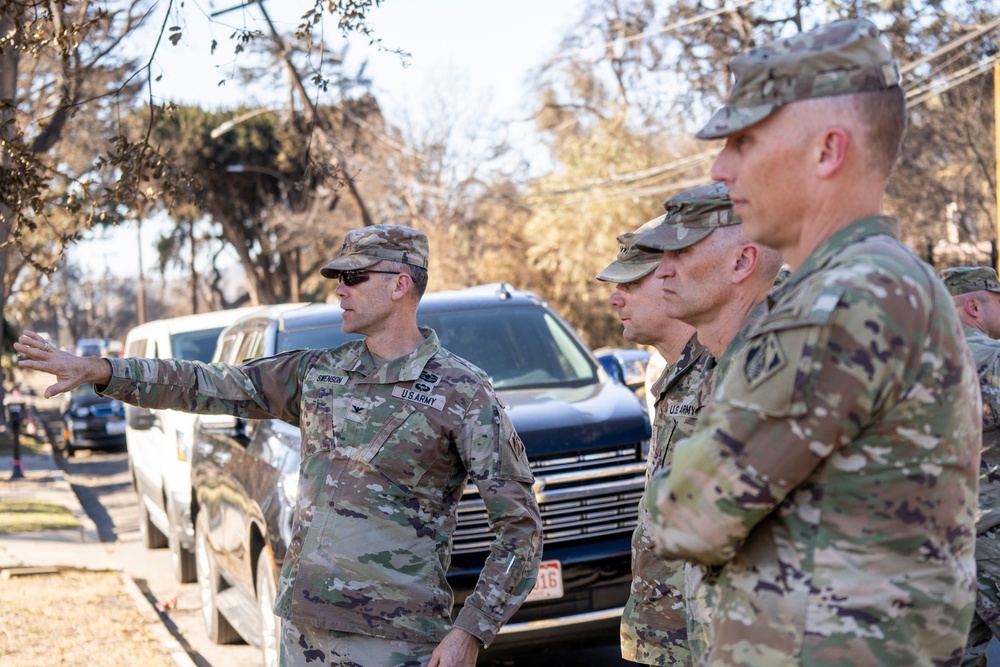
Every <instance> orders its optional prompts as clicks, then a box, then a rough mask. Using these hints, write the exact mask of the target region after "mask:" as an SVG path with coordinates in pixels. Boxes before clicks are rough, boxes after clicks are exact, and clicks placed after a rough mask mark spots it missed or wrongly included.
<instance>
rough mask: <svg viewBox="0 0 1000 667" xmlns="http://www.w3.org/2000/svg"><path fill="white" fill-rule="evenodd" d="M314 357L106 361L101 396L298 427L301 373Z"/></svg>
mask: <svg viewBox="0 0 1000 667" xmlns="http://www.w3.org/2000/svg"><path fill="white" fill-rule="evenodd" d="M314 353H315V352H313V353H303V352H289V353H286V354H281V355H278V356H275V357H268V358H266V359H255V360H253V361H248V362H245V363H243V364H240V365H238V366H233V365H230V364H205V363H202V362H198V361H181V360H177V359H141V358H126V359H109V361H110V362H111V370H112V374H111V381H110V382H109V383H108V385H107V386H106V387H103V388H100V392H101V393H102V394H103V395H106V396H112V397H114V398H117V399H119V400H120V401H122V402H124V403H129V404H131V405H138V406H140V407H143V408H155V409H171V410H181V411H183V412H192V413H197V414H225V415H232V416H234V417H241V418H244V419H272V418H273V419H282V420H284V421H287V422H289V423H291V424H296V425H297V424H298V419H299V396H300V394H301V382H300V381H299V378H300V377H302V375H301V373H302V371H303V369H304V368H305V367H307V366H308V365H309V364H310V363H311V360H312V356H313V354H314Z"/></svg>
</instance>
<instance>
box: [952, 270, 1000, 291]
mask: <svg viewBox="0 0 1000 667" xmlns="http://www.w3.org/2000/svg"><path fill="white" fill-rule="evenodd" d="M940 276H941V280H943V281H944V286H945V287H947V288H948V291H949V292H950V293H951V294H952V296H958V295H959V294H968V293H969V292H979V291H980V290H985V291H987V292H1000V280H998V279H997V272H996V269H991V268H990V267H988V266H958V267H955V268H953V269H945V270H943V271H942V272H941V273H940Z"/></svg>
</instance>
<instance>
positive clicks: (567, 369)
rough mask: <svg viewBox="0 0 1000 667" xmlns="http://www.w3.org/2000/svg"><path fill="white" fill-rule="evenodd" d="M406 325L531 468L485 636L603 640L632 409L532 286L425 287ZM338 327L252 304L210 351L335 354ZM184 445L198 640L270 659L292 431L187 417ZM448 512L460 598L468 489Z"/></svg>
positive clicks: (625, 565)
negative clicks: (504, 414) (505, 607)
mask: <svg viewBox="0 0 1000 667" xmlns="http://www.w3.org/2000/svg"><path fill="white" fill-rule="evenodd" d="M417 318H418V321H419V323H420V324H421V325H422V326H429V327H431V328H433V329H434V330H435V331H436V332H437V334H438V336H439V338H440V339H441V344H442V345H443V346H444V347H445V348H446V349H448V350H450V351H452V352H454V353H455V354H457V355H459V356H461V357H463V358H465V359H467V360H468V361H470V362H472V363H473V364H475V365H476V366H479V367H480V368H482V369H483V370H485V371H486V372H487V373H488V374H489V376H490V378H491V380H492V382H493V386H494V388H495V389H496V391H497V394H498V395H499V397H500V399H501V401H502V402H503V403H504V404H505V405H507V406H508V407H509V410H510V417H511V421H512V422H513V424H514V426H515V428H516V429H517V432H518V434H519V435H520V437H521V439H522V440H523V441H524V444H525V447H526V449H527V452H528V456H529V459H530V461H531V467H532V469H533V471H534V475H535V480H536V481H535V486H534V490H535V495H536V497H537V499H538V504H539V506H540V508H541V512H542V520H543V524H544V529H545V535H544V540H545V541H544V552H543V555H542V567H541V570H540V572H539V576H538V583H537V584H536V586H535V589H534V590H533V592H532V594H531V596H529V598H528V600H527V601H526V602H525V603H524V605H523V606H522V607H521V609H520V610H519V611H518V612H517V614H516V615H515V616H514V617H513V619H512V620H511V622H510V623H508V624H507V625H506V626H505V627H504V629H503V631H502V632H501V634H500V636H499V637H498V638H497V641H496V643H495V644H494V645H507V646H508V647H509V646H511V645H514V644H516V645H517V646H519V647H528V646H537V645H539V644H550V643H555V642H560V641H563V640H572V641H573V642H574V643H575V644H578V643H580V642H581V641H586V640H587V639H588V638H590V639H598V638H602V639H604V640H605V641H607V640H608V638H609V637H611V638H614V637H616V636H617V633H618V625H619V622H620V619H621V612H622V607H623V606H624V604H625V602H626V600H627V599H628V594H629V585H630V578H631V571H630V570H631V568H630V539H631V534H632V531H633V529H634V528H635V525H636V520H637V519H636V515H637V506H638V503H639V499H640V497H641V495H642V491H643V484H644V475H645V454H646V451H647V447H648V444H649V443H648V439H649V434H650V427H649V420H648V418H647V416H646V412H645V410H644V408H643V406H642V404H641V403H640V401H639V400H638V398H637V397H636V395H635V394H634V393H633V392H632V391H631V390H629V389H628V388H627V387H626V386H625V385H623V384H620V383H618V382H615V381H613V380H612V379H611V378H610V377H609V376H608V374H607V373H606V372H605V371H604V369H603V368H602V366H601V364H600V363H598V361H597V360H596V359H595V358H594V355H593V354H592V353H591V351H590V350H589V349H588V348H587V346H586V345H585V344H584V343H583V341H582V340H581V339H580V337H579V336H578V335H577V333H576V332H575V331H574V330H573V328H572V327H570V326H569V325H568V324H567V323H566V322H565V320H563V318H561V317H560V316H559V315H558V314H557V313H556V312H555V311H554V310H553V309H552V308H551V307H549V306H548V305H547V304H546V303H545V302H544V301H543V300H542V299H540V298H539V297H537V296H535V295H533V294H531V293H528V292H521V291H516V290H513V289H511V288H509V287H508V286H507V285H506V284H504V283H499V284H494V285H484V286H480V287H475V288H470V289H466V290H459V291H451V292H438V293H431V294H427V295H425V296H424V298H423V299H422V300H421V303H420V307H419V309H418V312H417ZM340 323H341V317H340V308H339V307H338V306H337V305H332V304H312V305H308V306H301V305H298V306H275V307H273V308H271V309H264V310H262V311H258V312H256V313H254V314H253V315H250V316H247V317H245V318H243V319H241V320H239V321H238V322H237V323H235V324H234V325H232V326H230V327H229V328H227V329H226V330H225V331H223V333H222V334H221V336H220V338H219V345H218V349H217V351H216V360H218V361H225V362H230V363H238V362H239V361H240V360H242V359H248V358H256V357H260V356H268V355H272V354H276V353H280V352H284V351H287V350H295V349H309V348H330V347H336V346H337V345H340V344H342V343H343V342H345V341H346V340H348V339H349V338H351V336H347V335H345V334H344V333H343V332H342V331H341V327H340ZM192 450H193V451H192V471H191V483H192V493H191V497H192V499H193V500H192V502H193V507H192V516H193V518H194V523H195V535H196V539H195V546H196V562H197V568H196V569H197V574H198V581H199V584H200V586H201V590H202V602H203V611H204V614H205V622H206V628H207V630H208V633H209V636H210V637H211V638H212V639H213V640H215V641H217V642H220V643H225V642H231V641H237V640H238V639H239V638H241V637H242V638H243V639H245V640H246V641H248V642H250V643H252V644H255V645H258V646H260V647H261V648H262V650H263V651H264V662H265V664H272V665H276V664H277V645H278V644H277V637H278V634H277V633H278V625H277V623H276V621H275V619H274V617H273V615H271V612H270V609H271V605H272V603H273V597H274V589H275V583H274V582H275V581H276V580H277V576H278V573H279V572H280V569H281V563H282V559H283V558H284V555H285V547H286V545H287V543H288V539H289V534H290V530H291V519H292V512H293V508H294V505H295V489H296V481H297V475H298V464H299V431H298V429H297V428H295V427H292V426H290V425H288V424H285V423H283V422H280V421H276V420H275V421H243V420H237V419H234V418H232V417H221V416H202V417H199V420H198V424H197V425H196V428H195V437H194V446H193V448H192ZM459 512H460V515H459V521H458V525H457V528H456V530H455V534H454V538H453V549H452V561H451V568H450V570H449V577H448V578H449V583H450V584H451V586H452V588H453V589H454V591H455V604H456V606H457V605H460V604H462V602H463V601H464V599H465V598H466V597H467V595H468V594H469V593H471V591H472V589H473V587H474V584H475V581H476V579H477V577H478V576H479V571H480V568H481V567H482V565H483V562H484V560H485V557H486V553H487V551H488V549H489V545H490V542H491V541H492V539H493V533H492V531H491V530H490V528H489V525H488V524H487V521H486V512H485V510H484V507H483V503H482V501H481V500H480V498H479V497H478V494H477V492H476V489H475V487H474V486H471V485H470V486H469V487H467V489H466V491H465V494H464V495H463V497H462V501H461V503H460V505H459ZM612 641H613V639H612Z"/></svg>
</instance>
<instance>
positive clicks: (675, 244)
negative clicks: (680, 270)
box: [635, 223, 715, 251]
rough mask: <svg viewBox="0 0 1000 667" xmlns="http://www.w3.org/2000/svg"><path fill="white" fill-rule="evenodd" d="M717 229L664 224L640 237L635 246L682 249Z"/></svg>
mask: <svg viewBox="0 0 1000 667" xmlns="http://www.w3.org/2000/svg"><path fill="white" fill-rule="evenodd" d="M713 231H715V227H690V226H684V225H672V224H669V223H668V224H663V225H660V226H659V227H654V228H653V229H651V230H649V231H648V232H646V233H645V234H643V235H642V236H640V237H639V240H638V241H636V242H635V247H636V248H639V249H641V250H653V251H656V250H659V251H663V250H680V249H681V248H688V247H690V246H693V245H694V244H695V243H697V242H698V241H700V240H702V239H703V238H705V237H707V236H708V235H709V234H711V233H712V232H713Z"/></svg>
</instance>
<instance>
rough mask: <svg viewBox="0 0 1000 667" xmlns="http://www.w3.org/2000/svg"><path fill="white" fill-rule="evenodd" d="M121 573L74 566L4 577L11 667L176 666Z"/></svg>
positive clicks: (0, 660) (2, 610) (1, 605)
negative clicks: (57, 572) (66, 569)
mask: <svg viewBox="0 0 1000 667" xmlns="http://www.w3.org/2000/svg"><path fill="white" fill-rule="evenodd" d="M141 602H142V601H141V600H137V599H136V597H135V595H133V594H130V593H129V591H128V590H127V589H126V587H125V582H124V581H122V578H121V575H119V574H118V573H117V572H79V571H70V572H62V573H59V574H35V575H31V576H21V577H13V578H10V579H7V580H2V581H0V664H2V665H4V667H51V666H54V665H73V666H77V665H88V667H100V666H104V665H106V666H108V667H126V666H132V665H142V666H143V667H177V662H176V661H174V660H173V658H171V657H170V653H169V651H168V650H167V649H166V647H165V646H164V645H163V644H162V643H161V642H160V640H158V639H157V632H158V628H159V630H162V628H161V627H160V626H159V623H158V622H157V621H156V620H155V617H153V618H151V617H150V616H149V615H148V614H144V613H142V611H140V609H139V604H140V603H141Z"/></svg>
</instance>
